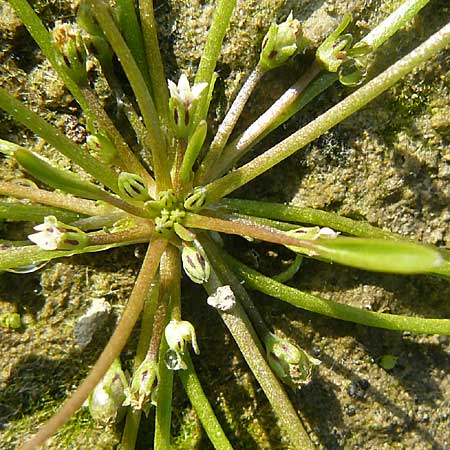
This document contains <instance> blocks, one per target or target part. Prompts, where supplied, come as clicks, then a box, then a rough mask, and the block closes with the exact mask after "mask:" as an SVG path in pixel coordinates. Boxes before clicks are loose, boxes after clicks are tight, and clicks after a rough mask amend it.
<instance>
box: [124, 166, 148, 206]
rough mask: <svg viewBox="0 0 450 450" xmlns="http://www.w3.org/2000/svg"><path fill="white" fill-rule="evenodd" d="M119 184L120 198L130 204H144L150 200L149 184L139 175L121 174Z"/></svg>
mask: <svg viewBox="0 0 450 450" xmlns="http://www.w3.org/2000/svg"><path fill="white" fill-rule="evenodd" d="M117 182H118V187H119V194H120V196H121V197H122V198H123V199H124V200H126V201H128V202H144V201H146V200H148V199H149V198H150V196H149V195H148V187H147V183H146V182H145V181H144V179H143V178H142V177H141V176H139V175H136V174H134V173H129V172H121V173H120V175H119V178H118V181H117Z"/></svg>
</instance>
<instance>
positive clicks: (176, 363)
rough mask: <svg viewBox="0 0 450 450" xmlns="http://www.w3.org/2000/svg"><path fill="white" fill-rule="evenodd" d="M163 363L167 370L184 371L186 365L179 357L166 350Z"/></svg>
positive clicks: (173, 352) (175, 353) (172, 351)
mask: <svg viewBox="0 0 450 450" xmlns="http://www.w3.org/2000/svg"><path fill="white" fill-rule="evenodd" d="M164 362H165V363H166V367H167V368H168V369H169V370H180V369H186V364H185V363H184V361H183V360H182V359H181V356H180V355H179V354H178V353H177V352H176V351H175V350H172V349H169V350H167V352H166V354H165V356H164Z"/></svg>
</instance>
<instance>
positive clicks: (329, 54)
mask: <svg viewBox="0 0 450 450" xmlns="http://www.w3.org/2000/svg"><path fill="white" fill-rule="evenodd" d="M351 19H352V17H351V15H350V14H348V15H346V16H345V17H344V18H343V19H342V22H341V23H340V25H339V26H338V27H337V28H336V30H334V31H333V32H332V33H331V34H330V35H329V36H328V37H327V38H326V39H325V41H323V43H322V45H321V46H320V47H319V48H318V49H317V52H316V59H317V60H318V61H319V62H321V63H322V65H323V66H324V67H325V69H326V70H328V71H329V72H337V70H338V69H339V66H340V65H341V64H342V62H343V61H344V60H345V59H346V58H347V50H348V49H349V48H350V45H351V43H352V41H353V37H352V35H351V34H342V32H343V31H344V30H345V29H346V28H347V26H348V24H349V23H350V21H351Z"/></svg>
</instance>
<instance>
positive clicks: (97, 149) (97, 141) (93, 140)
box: [86, 133, 118, 164]
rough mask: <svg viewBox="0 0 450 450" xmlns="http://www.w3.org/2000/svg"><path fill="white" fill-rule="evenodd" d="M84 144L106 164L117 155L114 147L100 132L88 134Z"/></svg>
mask: <svg viewBox="0 0 450 450" xmlns="http://www.w3.org/2000/svg"><path fill="white" fill-rule="evenodd" d="M86 144H87V147H88V148H89V150H92V151H93V152H94V153H95V154H96V155H97V156H98V157H99V158H100V160H101V161H103V162H104V163H106V164H111V163H112V162H113V161H114V160H115V159H116V158H117V156H118V151H117V149H116V147H114V145H113V143H112V142H111V141H110V140H109V138H108V137H106V136H105V135H103V134H102V133H96V134H90V135H89V136H88V137H87V138H86Z"/></svg>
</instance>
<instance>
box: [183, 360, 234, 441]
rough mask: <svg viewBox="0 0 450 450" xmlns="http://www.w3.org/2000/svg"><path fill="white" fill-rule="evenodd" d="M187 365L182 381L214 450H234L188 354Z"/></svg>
mask: <svg viewBox="0 0 450 450" xmlns="http://www.w3.org/2000/svg"><path fill="white" fill-rule="evenodd" d="M184 360H185V362H186V365H187V369H186V370H180V371H179V372H178V374H179V375H180V378H181V381H182V383H183V387H184V390H185V391H186V394H187V396H188V397H189V400H190V402H191V404H192V406H193V407H194V409H195V411H196V412H197V414H198V417H199V419H200V422H201V423H202V425H203V428H204V429H205V431H206V434H207V435H208V437H209V439H210V440H211V442H212V444H213V445H214V448H216V449H220V450H233V447H232V446H231V444H230V442H229V440H228V439H227V437H226V435H225V433H224V432H223V429H222V427H221V426H220V423H219V421H218V420H217V417H216V415H215V414H214V411H213V409H212V407H211V404H210V403H209V401H208V399H207V397H206V395H205V393H204V392H203V388H202V385H201V383H200V380H199V379H198V377H197V374H196V373H195V368H194V365H193V363H192V360H191V357H190V355H189V353H188V352H186V354H185V356H184Z"/></svg>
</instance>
